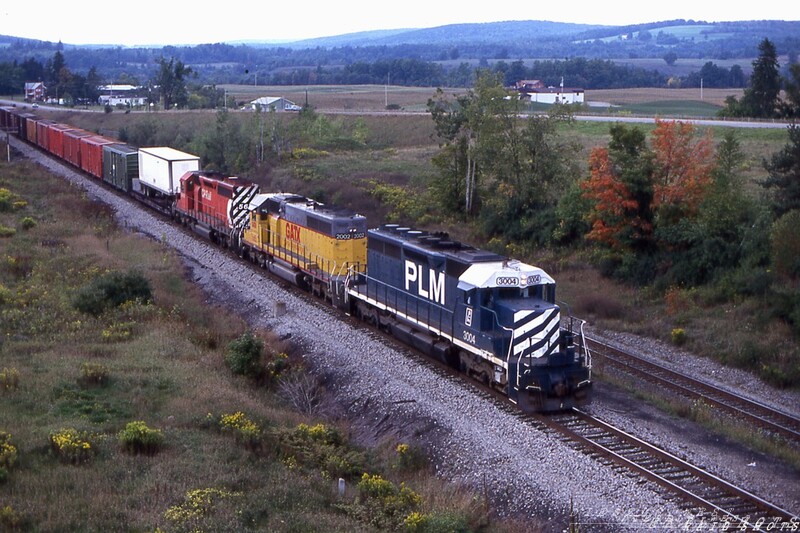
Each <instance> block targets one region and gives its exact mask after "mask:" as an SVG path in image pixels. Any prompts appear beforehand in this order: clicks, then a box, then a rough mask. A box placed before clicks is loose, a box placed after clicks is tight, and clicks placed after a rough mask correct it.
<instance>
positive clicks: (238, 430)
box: [219, 411, 264, 449]
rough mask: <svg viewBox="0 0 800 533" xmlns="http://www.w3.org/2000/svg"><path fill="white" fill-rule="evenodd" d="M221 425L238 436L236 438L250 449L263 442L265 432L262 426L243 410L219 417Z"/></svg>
mask: <svg viewBox="0 0 800 533" xmlns="http://www.w3.org/2000/svg"><path fill="white" fill-rule="evenodd" d="M219 427H220V429H221V430H222V431H230V432H233V434H234V435H235V436H236V440H238V441H240V442H242V443H243V444H244V445H245V446H247V447H248V448H250V449H255V448H257V447H258V445H259V444H260V443H261V439H262V437H263V436H264V432H263V431H262V430H261V428H260V427H259V426H258V424H256V423H255V422H253V421H252V420H250V419H249V418H248V417H247V415H245V414H244V413H243V412H241V411H237V412H235V413H233V414H226V415H222V416H221V417H220V419H219Z"/></svg>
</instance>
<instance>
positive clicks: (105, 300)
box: [72, 271, 152, 316]
mask: <svg viewBox="0 0 800 533" xmlns="http://www.w3.org/2000/svg"><path fill="white" fill-rule="evenodd" d="M151 299H152V291H151V289H150V282H149V281H148V280H147V278H145V277H144V276H143V275H142V274H141V273H138V272H133V271H131V272H127V273H122V272H116V271H115V272H108V273H107V274H104V275H102V276H100V277H98V278H96V279H94V280H92V281H91V282H90V283H88V284H87V285H84V286H83V287H81V288H80V289H79V290H78V292H77V293H76V294H75V296H74V297H73V299H72V306H73V307H74V308H75V309H77V310H78V311H80V312H82V313H86V314H90V315H93V316H99V315H101V314H102V313H103V312H104V311H105V310H106V309H109V308H112V307H117V306H120V305H122V304H123V303H125V302H129V301H142V302H149V301H150V300H151Z"/></svg>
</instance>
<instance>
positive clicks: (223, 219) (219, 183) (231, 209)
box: [175, 170, 258, 238]
mask: <svg viewBox="0 0 800 533" xmlns="http://www.w3.org/2000/svg"><path fill="white" fill-rule="evenodd" d="M256 194H258V185H256V184H254V183H252V182H250V181H248V180H246V179H242V178H237V177H234V176H226V175H224V174H221V173H219V172H204V171H202V170H198V171H193V172H187V173H185V174H184V175H183V176H182V177H181V190H180V194H179V195H178V201H177V203H176V206H175V210H176V212H177V215H178V216H179V218H181V219H182V220H183V221H184V222H185V223H187V224H192V225H193V226H194V227H195V229H196V230H197V229H199V228H198V227H197V226H199V227H200V228H202V229H203V230H204V232H205V233H209V234H210V236H211V237H212V238H214V236H215V235H219V236H221V237H222V236H226V235H229V234H230V230H231V229H233V228H238V227H241V226H242V225H243V224H244V223H246V222H247V220H248V217H249V206H250V201H251V200H252V199H253V197H254V196H255V195H256Z"/></svg>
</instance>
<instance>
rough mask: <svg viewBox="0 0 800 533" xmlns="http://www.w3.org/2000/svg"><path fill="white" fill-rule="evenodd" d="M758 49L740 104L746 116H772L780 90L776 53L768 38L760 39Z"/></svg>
mask: <svg viewBox="0 0 800 533" xmlns="http://www.w3.org/2000/svg"><path fill="white" fill-rule="evenodd" d="M758 50H759V56H758V59H756V60H755V61H753V73H752V75H751V76H750V87H748V88H747V89H745V91H744V96H742V106H743V108H744V111H745V113H747V116H751V117H757V118H772V117H775V116H776V114H777V108H778V95H779V94H780V91H781V76H780V70H779V65H778V53H777V52H776V50H775V45H774V44H772V42H771V41H770V40H769V39H764V40H763V41H761V44H759V45H758Z"/></svg>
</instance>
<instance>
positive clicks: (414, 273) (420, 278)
mask: <svg viewBox="0 0 800 533" xmlns="http://www.w3.org/2000/svg"><path fill="white" fill-rule="evenodd" d="M425 270H427V275H425V274H426V273H425ZM412 286H416V290H417V294H419V295H420V296H422V297H423V298H427V299H428V300H433V301H434V302H436V303H438V304H442V305H444V272H436V271H435V270H433V269H432V268H427V269H424V268H422V266H421V265H418V264H416V263H414V262H413V261H409V260H408V259H406V290H407V291H409V292H411V291H412Z"/></svg>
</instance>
